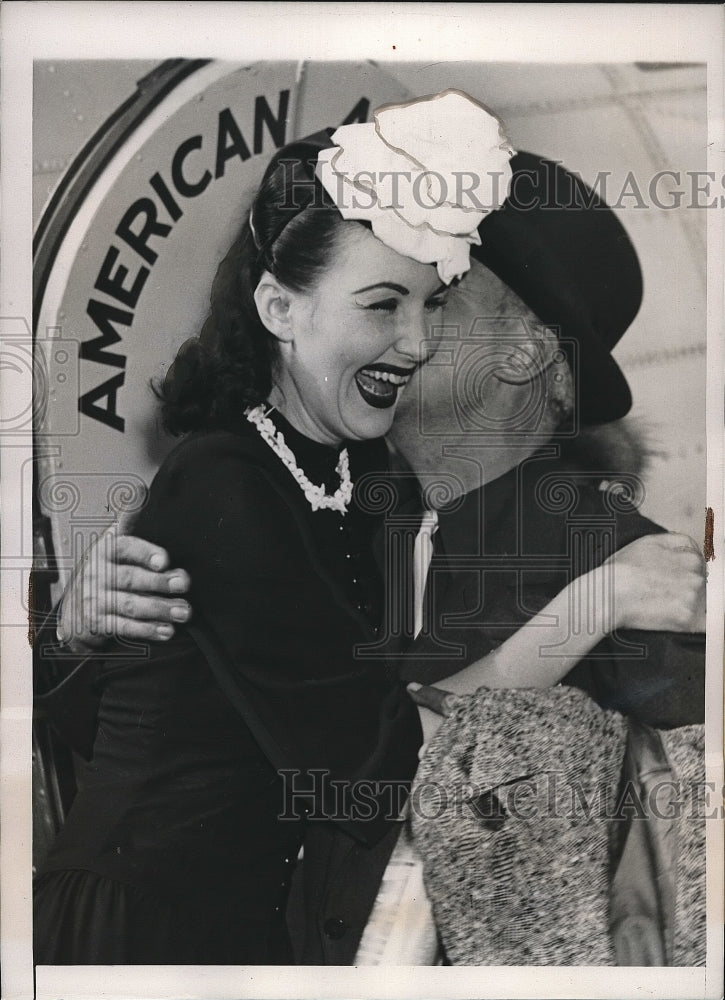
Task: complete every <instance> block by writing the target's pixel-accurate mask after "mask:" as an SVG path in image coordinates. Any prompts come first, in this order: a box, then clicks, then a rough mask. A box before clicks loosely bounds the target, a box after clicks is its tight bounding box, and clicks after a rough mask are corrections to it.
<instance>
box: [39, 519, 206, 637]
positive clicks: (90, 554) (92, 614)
mask: <svg viewBox="0 0 725 1000" xmlns="http://www.w3.org/2000/svg"><path fill="white" fill-rule="evenodd" d="M168 566H169V556H168V553H167V552H166V551H165V550H164V549H162V548H161V547H160V546H158V545H153V544H152V543H151V542H147V541H145V540H144V539H143V538H138V537H136V536H134V535H130V534H125V526H124V524H123V523H122V524H117V525H113V526H112V527H111V528H109V529H108V530H107V531H106V532H105V533H104V534H103V535H102V536H101V538H100V539H99V540H98V541H97V542H96V543H95V544H94V545H92V546H90V547H89V548H88V550H87V551H86V552H85V554H84V556H83V558H82V560H81V561H80V563H79V564H78V565H77V566H76V569H75V572H74V574H73V577H72V579H71V581H70V583H69V584H68V586H67V587H66V590H65V593H64V594H63V598H62V600H61V604H60V607H59V609H58V629H57V631H58V640H59V642H61V643H62V644H63V646H65V647H67V648H68V649H69V650H70V651H71V652H74V653H78V654H79V655H82V654H84V653H90V652H92V651H93V650H96V649H99V648H101V647H102V646H103V645H104V644H105V643H106V642H107V641H108V640H109V639H111V638H113V637H115V636H118V637H123V638H125V639H136V640H142V641H151V642H153V641H160V642H164V641H166V640H168V639H170V638H171V637H172V636H173V634H174V626H175V625H178V624H183V623H184V622H186V621H188V620H189V618H190V617H191V606H190V605H189V602H188V601H187V600H186V599H185V598H184V596H183V595H184V594H186V593H187V592H188V590H189V587H190V582H191V581H190V579H189V574H188V573H187V572H186V570H183V569H169V568H168Z"/></svg>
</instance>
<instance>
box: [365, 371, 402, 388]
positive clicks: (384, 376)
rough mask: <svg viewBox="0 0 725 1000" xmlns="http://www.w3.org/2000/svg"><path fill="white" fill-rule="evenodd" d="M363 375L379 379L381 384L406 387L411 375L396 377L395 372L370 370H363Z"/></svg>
mask: <svg viewBox="0 0 725 1000" xmlns="http://www.w3.org/2000/svg"><path fill="white" fill-rule="evenodd" d="M360 371H361V373H362V374H363V375H369V376H370V378H374V379H378V380H379V381H381V382H392V383H393V384H394V385H405V384H406V382H407V381H408V379H409V378H410V375H396V374H395V372H384V371H373V370H371V369H370V368H361V369H360Z"/></svg>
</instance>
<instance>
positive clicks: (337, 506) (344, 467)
mask: <svg viewBox="0 0 725 1000" xmlns="http://www.w3.org/2000/svg"><path fill="white" fill-rule="evenodd" d="M265 412H268V411H265V408H264V407H263V406H255V407H252V408H251V409H249V410H245V412H244V416H245V417H246V418H247V420H248V421H249V422H250V423H251V424H254V426H255V427H256V428H257V430H258V431H259V433H260V435H261V437H262V438H263V440H264V441H266V442H267V444H268V445H269V447H270V448H271V449H272V451H273V452H274V453H275V455H277V456H278V458H279V459H280V460H281V462H282V464H283V465H284V466H285V467H286V468H288V469H289V471H290V472H291V473H292V475H293V476H294V478H295V480H296V481H297V483H298V485H299V487H300V489H301V490H302V492H303V493H304V495H305V497H306V498H307V500H308V502H309V504H310V506H311V507H312V509H313V510H336V511H339V513H340V514H346V513H347V508H348V506H349V504H350V500H351V499H352V480H351V479H350V460H349V457H348V454H347V448H343V449H342V451H341V452H340V460H339V462H338V463H337V467H336V469H335V472H336V473H337V474H338V476H339V477H340V485H339V487H338V488H337V490H335V492H334V493H333V494H332V496H329V495H328V494H327V493H326V492H325V487H324V486H315V484H314V483H312V482H310V480H309V479H308V478H307V476H306V475H305V474H304V472H303V471H302V469H300V467H299V465H298V464H297V460H296V459H295V456H294V453H293V451H292V449H291V448H290V447H289V445H287V444H286V443H285V439H284V434H282V432H281V431H278V430H277V428H276V427H275V426H274V424H273V423H272V421H271V420H270V419H269V417H267V416H265Z"/></svg>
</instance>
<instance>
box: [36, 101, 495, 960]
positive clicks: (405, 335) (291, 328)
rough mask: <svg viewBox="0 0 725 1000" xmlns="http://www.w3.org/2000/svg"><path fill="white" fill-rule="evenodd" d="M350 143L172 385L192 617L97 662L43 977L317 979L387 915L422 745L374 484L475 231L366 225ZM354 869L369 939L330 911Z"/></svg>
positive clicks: (160, 493) (216, 314) (276, 213)
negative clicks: (269, 969)
mask: <svg viewBox="0 0 725 1000" xmlns="http://www.w3.org/2000/svg"><path fill="white" fill-rule="evenodd" d="M460 100H461V101H463V102H464V103H465V104H466V110H467V111H470V108H468V105H469V104H470V106H471V108H473V109H474V110H475V109H477V111H478V113H479V114H480V115H481V116H483V117H485V118H488V117H489V116H488V114H487V112H485V111H483V109H480V108H478V106H477V105H475V104H474V102H469V101H467V100H466V99H463V98H460ZM361 127H363V126H361ZM364 127H365V128H367V126H364ZM331 146H333V142H332V141H331V140H330V138H329V136H328V135H327V133H320V134H318V135H316V136H313V137H311V138H310V139H308V140H302V141H300V142H297V143H295V144H293V145H291V146H287V147H285V148H283V149H281V150H280V151H279V152H278V153H277V154H275V156H274V157H273V159H272V161H271V162H270V164H269V166H268V168H267V170H266V173H265V175H264V177H263V179H262V183H261V185H260V187H259V190H258V192H257V194H256V196H255V198H254V200H253V203H252V205H251V207H250V210H249V213H248V215H247V218H246V220H245V222H244V224H243V226H242V229H241V232H240V234H239V236H238V238H237V239H236V241H235V242H234V244H233V246H232V248H231V250H230V252H229V253H228V254H227V256H226V258H225V259H224V261H223V262H222V264H221V265H220V268H219V271H218V273H217V276H216V279H215V281H214V284H213V287H212V295H211V312H210V316H209V318H208V320H207V322H206V323H205V325H204V328H203V329H202V331H201V334H200V336H199V337H198V338H194V339H192V340H190V341H187V342H186V344H184V345H183V347H182V349H181V350H180V351H179V353H178V355H177V358H176V361H175V363H174V365H173V366H172V367H171V368H170V370H169V373H168V375H167V377H166V379H165V381H164V383H163V385H161V386H158V387H157V393H158V395H159V397H160V399H161V401H162V404H163V405H162V413H163V419H164V422H165V424H166V426H167V428H168V429H169V430H170V431H172V432H173V433H175V434H181V433H183V434H185V435H186V437H185V439H184V440H183V441H182V442H181V444H180V445H179V446H178V447H177V448H176V449H175V450H174V451H173V452H172V453H171V455H170V456H169V457H168V458H167V459H166V461H165V462H164V464H163V465H162V466H161V469H160V470H159V472H158V474H157V476H156V477H155V479H154V482H153V484H152V486H151V490H150V496H149V502H148V504H147V506H146V507H145V508H144V510H143V511H142V512H141V515H140V517H139V519H138V521H137V523H136V528H135V530H136V532H137V533H138V534H139V535H141V536H142V537H143V538H144V539H146V541H147V542H151V543H154V544H156V545H160V546H162V547H163V548H164V549H165V550H166V551H167V552H168V553H169V556H170V558H171V561H172V563H174V564H175V565H177V566H184V567H185V568H186V569H187V570H188V572H189V574H190V576H191V580H192V589H191V592H190V594H189V597H190V600H191V601H192V602H193V605H194V620H193V622H192V623H191V624H190V625H186V626H183V627H181V628H180V629H179V632H178V634H177V636H176V637H175V638H174V639H173V640H171V641H169V642H167V643H165V644H161V645H158V646H156V647H154V648H153V649H152V650H151V651H150V658H149V659H141V660H139V659H138V658H134V659H130V658H126V657H127V655H128V654H127V652H126V653H124V651H123V649H122V648H121V647H117V648H115V649H114V648H112V649H111V650H110V651H109V656H108V658H107V659H106V660H104V661H103V662H101V663H100V664H99V665H98V667H97V683H98V687H99V689H100V691H101V700H100V708H99V720H98V721H99V724H98V734H97V737H96V743H95V746H94V748H93V754H92V758H91V760H90V762H89V764H88V766H87V768H86V771H85V773H84V775H83V778H82V781H81V782H80V783H79V784H80V791H79V793H78V795H77V797H76V799H75V801H74V803H73V807H72V809H71V811H70V813H69V816H68V818H67V820H66V823H65V826H64V827H63V829H62V830H61V833H60V835H59V837H58V839H57V841H56V843H55V845H54V847H53V848H52V850H51V852H50V855H49V857H48V858H47V860H46V862H45V864H44V866H43V868H42V870H41V872H40V873H39V877H38V880H37V883H36V892H35V960H36V963H38V964H88V963H92V964H132V963H156V964H174V963H182V964H186V963H192V964H206V963H214V964H274V963H287V962H290V961H292V959H293V957H296V958H297V959H298V960H304V961H309V962H313V963H315V964H321V963H322V962H324V960H325V955H326V952H325V945H324V941H323V938H325V939H332V938H334V937H335V935H337V937H338V938H339V937H340V936H341V933H347V932H348V930H349V934H348V941H349V951H350V956H349V958H350V960H352V957H353V956H354V950H355V943H356V941H357V940H359V937H360V934H361V932H362V928H363V926H364V922H365V919H366V917H367V915H368V913H369V910H370V908H371V907H372V905H373V902H374V897H375V892H376V889H377V884H378V881H379V877H380V871H381V866H380V858H381V857H382V858H383V865H384V859H385V857H386V856H387V855H388V854H389V853H390V851H391V850H392V845H393V843H394V841H395V837H396V835H397V832H398V824H397V823H396V820H397V819H398V818H399V815H400V806H401V789H402V790H403V798H405V794H406V792H407V789H408V787H409V783H410V780H411V779H412V776H413V773H414V771H415V768H416V765H417V750H418V746H419V744H420V740H421V732H420V723H419V720H418V715H417V712H416V709H415V706H414V705H413V703H412V701H411V700H410V698H409V697H408V695H407V693H406V691H405V688H404V686H403V685H402V683H401V681H400V679H399V677H398V674H397V672H396V670H395V668H394V665H393V656H394V653H395V650H394V649H392V648H391V649H390V650H388V649H387V648H386V645H387V643H386V641H385V637H386V621H385V603H386V602H385V592H384V586H383V575H382V572H381V569H380V567H379V566H378V563H377V561H376V557H375V552H376V545H375V539H376V536H377V535H378V533H379V531H380V529H381V528H382V527H383V519H384V518H385V513H386V512H385V511H384V510H380V509H375V510H373V509H371V506H370V503H369V502H367V503H366V502H365V501H364V498H363V497H362V496H361V495H359V484H360V483H365V489H366V491H367V492H366V495H367V496H368V497H369V496H370V488H371V474H377V475H378V476H383V477H384V476H385V475H386V471H387V450H386V447H385V445H384V443H383V442H382V440H381V437H382V435H384V434H385V433H387V431H389V429H390V427H391V425H392V422H393V418H394V414H395V410H396V407H397V403H398V400H399V398H400V394H401V392H402V391H403V390H404V388H405V386H406V384H407V382H408V380H409V379H410V377H411V376H412V374H413V373H414V372H415V371H416V369H417V368H418V367H419V365H420V364H421V361H422V360H423V357H424V353H425V347H424V344H425V341H426V340H427V339H428V337H429V329H430V324H431V321H432V320H434V319H435V314H436V311H437V310H439V309H440V308H441V307H442V305H443V304H444V301H445V296H446V288H447V285H448V284H450V282H451V280H452V278H453V275H452V274H450V275H448V276H446V277H444V276H442V275H441V273H440V272H441V267H440V261H439V257H438V255H439V254H441V255H442V258H443V259H446V260H448V258H449V257H450V258H451V260H454V261H455V262H456V265H457V266H458V267H459V268H460V269H461V270H463V269H465V268H464V267H463V263H464V262H463V257H464V256H465V257H466V266H467V248H468V246H469V244H470V242H471V239H473V237H471V236H470V233H469V234H467V235H463V236H457V235H450V236H445V237H443V236H441V235H440V234H437V235H435V237H434V238H433V239H432V241H430V240H428V241H426V240H424V241H423V244H424V245H422V246H414V245H411V252H410V253H408V254H405V255H403V254H401V253H398V252H397V251H396V250H395V249H393V248H392V247H391V246H390V245H388V243H386V242H385V241H384V240H383V239H382V238H378V237H377V236H376V235H374V233H373V232H372V231H371V228H370V227H371V225H372V227H373V229H374V228H375V226H374V223H371V222H370V221H369V220H358V221H352V220H346V219H345V218H344V217H343V215H342V214H341V211H340V210H339V208H338V206H337V204H336V203H335V201H334V200H333V199H332V198H331V197H330V195H329V193H328V192H327V191H326V190H325V188H324V187H323V185H322V184H321V183H320V181H319V180H318V179H317V176H316V168H317V163H318V157H319V154H320V152H321V150H323V149H326V148H330V147H331ZM469 224H470V226H472V227H475V225H476V219H475V218H472V219H471V220H470V222H469ZM394 225H397V223H395V224H394ZM406 225H407V224H406ZM416 240H417V236H416V235H415V233H414V234H413V237H412V243H413V244H415V243H416ZM456 241H459V242H461V243H462V244H463V245H464V246H465V250H464V251H461V250H460V248H458V247H457V246H455V243H456ZM447 267H448V268H449V269H450V261H449V264H448V265H447ZM360 648H366V649H367V651H368V652H370V651H373V653H372V655H366V656H365V657H363V658H360V657H358V656H357V655H356V651H357V650H358V649H360ZM240 716H241V717H240ZM320 776H325V779H326V780H323V781H321V780H320ZM288 779H289V780H288ZM290 781H291V784H290ZM391 803H394V805H391ZM281 815H283V819H284V821H281V818H280V817H281ZM315 821H317V822H315ZM303 841H304V846H305V866H304V869H305V872H304V878H305V897H306V900H307V913H306V917H305V920H304V921H303V923H304V924H305V928H304V947H303V945H302V935H301V937H300V940H299V941H298V942H297V949H296V952H295V953H294V955H293V950H292V946H291V942H290V939H289V936H288V931H287V928H286V924H285V906H286V901H287V895H288V892H289V888H290V881H291V873H292V870H293V867H294V863H295V859H296V858H297V856H298V852H299V849H300V845H301V844H302V842H303ZM371 871H375V872H377V876H376V877H374V876H371V874H370V873H371ZM340 878H342V879H344V880H345V884H346V885H347V886H348V887H350V888H351V890H352V892H351V893H349V894H351V895H352V897H353V898H354V901H355V911H356V912H355V915H354V920H353V923H354V926H349V921H350V918H349V917H347V918H346V921H343V920H342V918H341V917H339V916H338V915H335V916H334V918H332V917H329V915H327V916H326V915H325V911H324V901H325V900H326V898H327V897H328V894H329V889H330V886H331V885H332V881H333V880H334V879H338V880H339V879H340ZM376 878H377V881H376ZM340 926H342V932H341V933H338V932H339V931H340ZM330 928H332V930H331V929H330Z"/></svg>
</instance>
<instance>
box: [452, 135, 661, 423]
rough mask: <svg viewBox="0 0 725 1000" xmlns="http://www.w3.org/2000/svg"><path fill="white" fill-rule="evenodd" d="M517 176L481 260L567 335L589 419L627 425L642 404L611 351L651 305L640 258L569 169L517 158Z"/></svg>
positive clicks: (485, 231) (478, 254)
mask: <svg viewBox="0 0 725 1000" xmlns="http://www.w3.org/2000/svg"><path fill="white" fill-rule="evenodd" d="M511 167H512V170H513V178H512V184H511V191H510V195H509V197H508V199H507V200H506V202H505V204H504V206H503V208H501V209H500V210H498V211H496V212H491V213H490V215H487V216H486V218H485V219H484V220H483V222H482V223H481V225H480V226H479V229H478V232H479V235H480V237H481V243H482V245H481V246H480V247H471V254H472V256H473V257H474V258H475V259H476V260H478V261H480V262H481V263H482V264H483V265H485V267H487V268H489V269H490V270H491V271H493V273H494V274H496V275H497V276H498V277H499V278H500V279H501V280H502V281H503V282H504V283H505V284H506V285H508V287H509V288H511V289H512V291H514V292H515V293H516V294H517V295H518V296H519V298H521V299H522V300H523V301H524V302H525V303H526V305H527V306H528V307H529V308H530V309H531V310H532V311H533V312H534V313H536V315H537V316H538V317H539V319H540V320H541V321H542V322H543V323H545V324H546V325H547V326H552V327H556V328H557V330H558V332H559V335H560V337H561V338H562V339H563V341H564V343H563V345H562V346H563V347H564V349H565V350H567V354H568V356H569V359H570V363H571V364H572V367H573V368H574V369H576V370H575V378H576V383H577V397H578V400H579V417H580V419H581V420H582V421H583V422H584V423H592V424H594V423H606V422H607V421H610V420H617V419H619V418H620V417H623V416H624V415H625V414H626V413H627V412H628V411H629V409H630V407H631V405H632V396H631V394H630V391H629V386H628V385H627V380H626V379H625V377H624V375H623V374H622V371H621V369H620V368H619V366H618V365H617V363H616V361H615V360H614V358H613V357H612V355H611V351H612V348H613V347H614V346H615V344H616V343H617V341H618V340H619V339H620V337H621V336H622V334H623V333H624V332H625V330H626V329H627V327H628V326H629V325H630V323H631V322H632V320H633V319H634V317H635V316H636V315H637V311H638V310H639V307H640V303H641V301H642V272H641V270H640V266H639V261H638V259H637V254H636V252H635V250H634V247H633V246H632V243H631V241H630V239H629V237H628V236H627V233H626V232H625V230H624V228H623V227H622V225H621V223H620V222H619V220H618V219H617V217H616V215H615V214H614V212H613V211H612V210H611V209H610V208H609V207H608V206H607V205H606V204H605V203H604V202H603V201H602V200H601V199H600V198H599V197H598V196H597V195H596V193H595V192H594V191H592V190H591V189H590V188H589V187H587V185H586V184H584V182H583V181H582V180H581V178H579V177H577V176H576V175H575V174H572V173H571V172H570V171H568V170H566V169H565V168H564V167H563V166H562V165H561V164H560V163H556V162H554V161H552V160H546V159H543V158H542V157H539V156H535V155H533V154H532V153H517V154H516V155H515V156H514V157H513V159H512V160H511ZM567 340H570V341H571V340H573V341H575V342H576V345H577V349H576V351H575V352H572V351H571V350H569V349H568V345H567V344H566V341H567Z"/></svg>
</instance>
